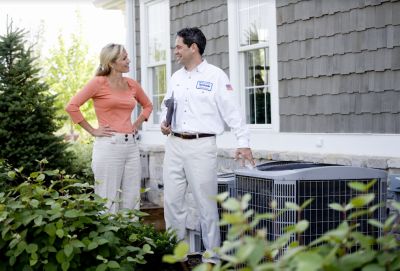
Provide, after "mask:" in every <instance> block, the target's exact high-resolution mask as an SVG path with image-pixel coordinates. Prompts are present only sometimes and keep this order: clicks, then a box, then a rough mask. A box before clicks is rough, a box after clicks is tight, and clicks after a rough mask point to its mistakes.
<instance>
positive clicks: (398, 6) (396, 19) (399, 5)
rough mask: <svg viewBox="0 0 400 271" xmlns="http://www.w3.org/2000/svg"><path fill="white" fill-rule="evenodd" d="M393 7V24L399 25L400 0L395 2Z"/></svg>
mask: <svg viewBox="0 0 400 271" xmlns="http://www.w3.org/2000/svg"><path fill="white" fill-rule="evenodd" d="M391 9H392V24H393V25H399V24H400V16H399V14H400V2H394V3H392V6H391Z"/></svg>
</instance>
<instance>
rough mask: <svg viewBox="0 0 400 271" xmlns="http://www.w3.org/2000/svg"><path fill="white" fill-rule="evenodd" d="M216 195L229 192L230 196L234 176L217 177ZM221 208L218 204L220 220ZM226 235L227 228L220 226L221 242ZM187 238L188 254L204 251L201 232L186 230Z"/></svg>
mask: <svg viewBox="0 0 400 271" xmlns="http://www.w3.org/2000/svg"><path fill="white" fill-rule="evenodd" d="M217 182H218V194H221V193H223V192H229V195H230V196H232V193H233V192H234V191H235V190H234V185H235V174H234V173H222V174H219V175H218V180H217ZM222 211H223V210H222V207H221V206H220V204H218V214H219V218H220V219H221V215H222ZM227 233H228V226H227V225H224V226H220V235H221V242H222V241H224V240H226V235H227ZM188 238H189V252H190V253H199V252H203V251H205V248H204V246H203V242H202V238H201V232H200V231H197V230H189V229H188Z"/></svg>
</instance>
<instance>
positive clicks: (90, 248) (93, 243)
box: [87, 241, 99, 250]
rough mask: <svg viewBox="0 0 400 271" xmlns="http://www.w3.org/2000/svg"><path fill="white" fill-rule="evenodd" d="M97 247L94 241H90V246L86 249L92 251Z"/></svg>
mask: <svg viewBox="0 0 400 271" xmlns="http://www.w3.org/2000/svg"><path fill="white" fill-rule="evenodd" d="M98 246H99V244H98V243H97V242H96V241H92V242H90V244H89V245H88V247H87V249H88V250H93V249H95V248H97V247H98Z"/></svg>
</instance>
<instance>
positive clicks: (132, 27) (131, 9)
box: [125, 0, 137, 80]
mask: <svg viewBox="0 0 400 271" xmlns="http://www.w3.org/2000/svg"><path fill="white" fill-rule="evenodd" d="M125 7H126V8H125V18H126V25H127V28H126V29H127V30H128V31H127V32H126V47H127V50H128V55H129V58H130V59H131V63H130V64H129V65H130V72H129V76H130V77H132V78H133V79H135V80H136V76H137V74H136V24H135V0H125Z"/></svg>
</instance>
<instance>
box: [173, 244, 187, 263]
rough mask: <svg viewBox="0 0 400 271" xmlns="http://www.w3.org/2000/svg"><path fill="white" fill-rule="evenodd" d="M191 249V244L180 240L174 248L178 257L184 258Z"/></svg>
mask: <svg viewBox="0 0 400 271" xmlns="http://www.w3.org/2000/svg"><path fill="white" fill-rule="evenodd" d="M188 251H189V245H188V244H187V243H186V242H179V243H178V245H177V246H176V247H175V249H174V255H175V257H176V258H178V259H184V258H185V257H186V255H187V253H188Z"/></svg>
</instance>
